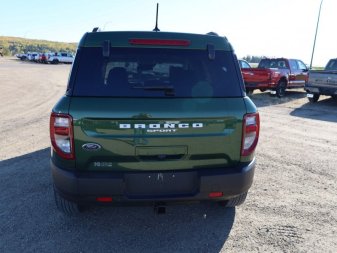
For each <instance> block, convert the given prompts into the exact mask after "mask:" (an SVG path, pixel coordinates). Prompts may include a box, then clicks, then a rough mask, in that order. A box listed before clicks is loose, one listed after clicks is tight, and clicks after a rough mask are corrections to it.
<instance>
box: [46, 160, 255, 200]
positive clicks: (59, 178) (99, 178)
mask: <svg viewBox="0 0 337 253" xmlns="http://www.w3.org/2000/svg"><path fill="white" fill-rule="evenodd" d="M51 170H52V176H53V181H54V186H55V190H56V191H58V193H59V194H60V195H61V196H62V197H64V198H65V199H68V200H71V201H75V202H78V203H81V202H95V201H96V198H97V197H112V198H113V202H147V201H165V202H169V201H202V200H209V199H210V198H209V193H211V192H222V193H223V195H222V196H221V197H217V198H214V200H226V199H230V198H233V197H235V196H238V195H240V194H242V193H244V192H247V191H248V189H249V188H250V187H251V185H252V182H253V177H254V170H255V159H254V160H253V161H252V162H250V163H249V164H244V165H242V166H241V167H239V168H223V169H222V168H217V169H197V170H185V171H168V172H167V171H165V172H163V171H158V172H152V171H151V172H147V171H143V172H124V173H123V172H115V173H112V172H73V171H67V170H64V169H61V168H59V167H57V166H55V164H54V163H53V162H51Z"/></svg>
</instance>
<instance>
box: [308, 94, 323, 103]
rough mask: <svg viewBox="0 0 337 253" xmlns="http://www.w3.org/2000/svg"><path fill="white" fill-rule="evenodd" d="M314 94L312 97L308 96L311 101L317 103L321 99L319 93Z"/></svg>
mask: <svg viewBox="0 0 337 253" xmlns="http://www.w3.org/2000/svg"><path fill="white" fill-rule="evenodd" d="M313 95H314V96H313V97H312V98H308V100H309V102H310V103H316V102H317V101H318V99H319V96H320V95H319V94H313Z"/></svg>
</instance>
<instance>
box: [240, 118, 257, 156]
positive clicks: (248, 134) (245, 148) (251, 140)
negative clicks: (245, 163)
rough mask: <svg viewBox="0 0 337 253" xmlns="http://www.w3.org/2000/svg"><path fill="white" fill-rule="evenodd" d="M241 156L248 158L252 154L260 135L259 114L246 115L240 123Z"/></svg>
mask: <svg viewBox="0 0 337 253" xmlns="http://www.w3.org/2000/svg"><path fill="white" fill-rule="evenodd" d="M242 124H243V125H242V144H241V155H242V156H248V155H250V154H251V153H253V152H254V150H255V148H256V145H257V142H258V140H259V133H260V116H259V113H251V114H246V115H245V117H244V119H243V123H242Z"/></svg>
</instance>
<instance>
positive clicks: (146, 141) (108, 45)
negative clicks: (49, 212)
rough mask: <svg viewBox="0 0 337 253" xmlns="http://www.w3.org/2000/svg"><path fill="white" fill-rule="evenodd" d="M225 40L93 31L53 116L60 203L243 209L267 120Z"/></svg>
mask: <svg viewBox="0 0 337 253" xmlns="http://www.w3.org/2000/svg"><path fill="white" fill-rule="evenodd" d="M244 89H245V87H244V83H243V80H242V75H241V72H240V68H239V64H238V60H237V58H236V56H235V54H234V52H233V48H232V46H231V45H230V43H229V42H228V41H227V39H226V38H225V37H220V36H217V35H216V34H213V33H212V34H208V35H200V34H187V33H168V32H90V33H86V34H85V35H84V36H83V38H82V39H81V41H80V43H79V46H78V50H77V53H76V57H75V61H74V63H73V66H72V70H71V73H70V77H69V81H68V87H67V91H66V94H65V95H64V96H63V97H62V98H61V99H60V100H59V102H58V103H57V104H56V105H55V107H54V108H53V110H52V113H51V117H50V136H51V143H52V150H51V170H52V176H53V183H54V192H55V201H56V205H57V207H58V209H60V210H61V211H63V212H64V213H66V214H76V213H77V212H79V211H80V207H82V206H83V205H87V204H90V203H103V204H104V203H112V204H113V203H123V202H132V203H138V202H149V203H154V204H156V203H169V202H178V201H204V200H214V201H219V202H221V203H222V204H223V205H226V206H231V207H232V206H236V205H239V204H241V203H243V202H244V200H245V198H246V195H247V191H248V189H249V188H250V186H251V184H252V181H253V176H254V168H255V156H254V150H255V148H256V145H257V142H258V137H259V114H258V112H257V109H256V107H255V105H254V104H253V102H252V101H251V100H250V99H249V98H248V97H247V96H246V93H245V90H244Z"/></svg>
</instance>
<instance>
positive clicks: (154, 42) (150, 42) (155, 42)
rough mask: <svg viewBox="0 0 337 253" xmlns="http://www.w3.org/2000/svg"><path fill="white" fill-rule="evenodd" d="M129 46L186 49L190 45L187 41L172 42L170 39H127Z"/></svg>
mask: <svg viewBox="0 0 337 253" xmlns="http://www.w3.org/2000/svg"><path fill="white" fill-rule="evenodd" d="M129 43H130V44H131V45H144V46H183V47H188V46H189V45H190V44H191V41H189V40H172V39H129Z"/></svg>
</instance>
